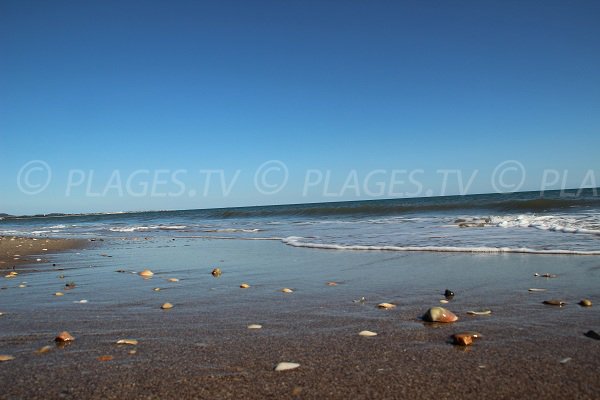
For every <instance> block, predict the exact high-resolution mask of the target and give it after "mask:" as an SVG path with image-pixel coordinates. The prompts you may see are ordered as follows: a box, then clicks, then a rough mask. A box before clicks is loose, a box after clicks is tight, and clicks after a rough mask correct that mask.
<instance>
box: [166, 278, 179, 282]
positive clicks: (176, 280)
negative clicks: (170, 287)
mask: <svg viewBox="0 0 600 400" xmlns="http://www.w3.org/2000/svg"><path fill="white" fill-rule="evenodd" d="M167 280H168V281H169V282H179V279H177V278H169V279H167Z"/></svg>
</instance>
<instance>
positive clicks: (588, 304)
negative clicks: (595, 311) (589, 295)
mask: <svg viewBox="0 0 600 400" xmlns="http://www.w3.org/2000/svg"><path fill="white" fill-rule="evenodd" d="M579 305H580V306H582V307H591V306H592V301H591V300H590V299H583V300H581V301H580V302H579Z"/></svg>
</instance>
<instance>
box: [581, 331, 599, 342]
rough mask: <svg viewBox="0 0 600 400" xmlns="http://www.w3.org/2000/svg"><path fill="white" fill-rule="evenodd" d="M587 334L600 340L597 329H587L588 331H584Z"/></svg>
mask: <svg viewBox="0 0 600 400" xmlns="http://www.w3.org/2000/svg"><path fill="white" fill-rule="evenodd" d="M584 335H585V336H587V337H589V338H591V339H596V340H600V334H598V332H596V331H591V330H590V331H587V332H586V333H584Z"/></svg>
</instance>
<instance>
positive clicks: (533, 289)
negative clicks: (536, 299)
mask: <svg viewBox="0 0 600 400" xmlns="http://www.w3.org/2000/svg"><path fill="white" fill-rule="evenodd" d="M527 290H529V291H530V292H545V291H546V290H547V289H536V288H531V289H527Z"/></svg>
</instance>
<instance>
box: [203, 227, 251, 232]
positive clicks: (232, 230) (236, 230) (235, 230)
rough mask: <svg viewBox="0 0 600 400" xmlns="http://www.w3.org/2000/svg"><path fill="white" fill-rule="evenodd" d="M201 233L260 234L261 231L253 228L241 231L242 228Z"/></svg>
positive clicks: (211, 230) (210, 230)
mask: <svg viewBox="0 0 600 400" xmlns="http://www.w3.org/2000/svg"><path fill="white" fill-rule="evenodd" d="M203 232H215V233H235V232H242V233H256V232H262V229H258V228H253V229H242V228H221V229H204V230H203Z"/></svg>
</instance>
